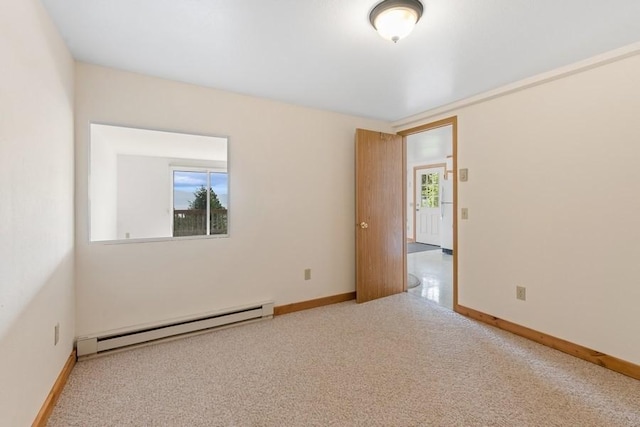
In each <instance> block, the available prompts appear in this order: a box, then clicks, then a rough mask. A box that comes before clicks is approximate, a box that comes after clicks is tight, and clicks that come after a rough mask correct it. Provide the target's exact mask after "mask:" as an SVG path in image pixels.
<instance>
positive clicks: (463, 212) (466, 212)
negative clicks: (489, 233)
mask: <svg viewBox="0 0 640 427" xmlns="http://www.w3.org/2000/svg"><path fill="white" fill-rule="evenodd" d="M460 216H461V217H462V219H469V208H462V209H460Z"/></svg>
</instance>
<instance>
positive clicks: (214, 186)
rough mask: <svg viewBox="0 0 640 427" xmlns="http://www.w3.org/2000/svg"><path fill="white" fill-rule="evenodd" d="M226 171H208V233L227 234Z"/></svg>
mask: <svg viewBox="0 0 640 427" xmlns="http://www.w3.org/2000/svg"><path fill="white" fill-rule="evenodd" d="M227 178H228V176H227V174H226V173H222V172H210V173H209V179H210V183H211V187H210V190H211V192H210V193H209V194H210V195H209V197H210V200H211V212H210V221H211V223H210V234H227V206H228V200H229V181H228V179H227Z"/></svg>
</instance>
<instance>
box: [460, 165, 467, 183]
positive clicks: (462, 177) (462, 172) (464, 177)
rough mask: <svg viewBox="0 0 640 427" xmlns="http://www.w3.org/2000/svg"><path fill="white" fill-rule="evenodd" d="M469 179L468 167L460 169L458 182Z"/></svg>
mask: <svg viewBox="0 0 640 427" xmlns="http://www.w3.org/2000/svg"><path fill="white" fill-rule="evenodd" d="M468 179H469V169H466V168H465V169H460V182H466V181H467V180H468Z"/></svg>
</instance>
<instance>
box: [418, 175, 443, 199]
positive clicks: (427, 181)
mask: <svg viewBox="0 0 640 427" xmlns="http://www.w3.org/2000/svg"><path fill="white" fill-rule="evenodd" d="M420 184H421V187H420V206H422V207H423V208H425V207H426V208H437V207H440V174H439V173H438V172H434V173H429V174H422V179H421V183H420Z"/></svg>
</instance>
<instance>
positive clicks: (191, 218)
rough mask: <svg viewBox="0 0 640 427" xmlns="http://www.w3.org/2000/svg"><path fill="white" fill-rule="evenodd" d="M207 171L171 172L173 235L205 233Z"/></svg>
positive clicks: (200, 234)
mask: <svg viewBox="0 0 640 427" xmlns="http://www.w3.org/2000/svg"><path fill="white" fill-rule="evenodd" d="M206 186H207V173H206V172H189V171H174V172H173V236H174V237H181V236H203V235H206V234H207V190H206V188H207V187H206Z"/></svg>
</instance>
